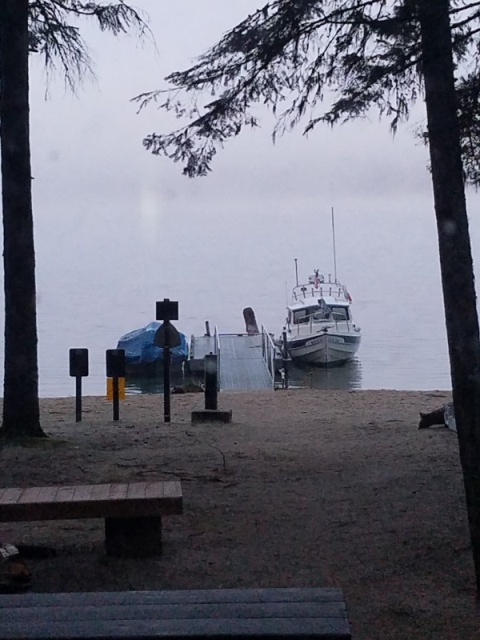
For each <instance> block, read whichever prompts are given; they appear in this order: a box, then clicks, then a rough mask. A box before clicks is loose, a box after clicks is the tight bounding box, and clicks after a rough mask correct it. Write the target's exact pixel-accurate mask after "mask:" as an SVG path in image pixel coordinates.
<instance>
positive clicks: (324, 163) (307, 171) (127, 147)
mask: <svg viewBox="0 0 480 640" xmlns="http://www.w3.org/2000/svg"><path fill="white" fill-rule="evenodd" d="M261 4H262V3H261V2H260V1H259V0H228V2H225V0H201V1H200V0H178V1H177V2H175V3H172V2H169V1H168V0H136V1H135V6H136V7H138V8H140V9H143V10H144V11H145V12H146V13H147V14H148V15H149V16H150V26H151V29H152V31H153V33H154V35H155V39H156V48H155V47H154V46H153V45H151V44H149V43H148V42H145V43H144V44H139V43H138V42H137V41H135V39H134V38H130V37H119V38H114V37H113V36H111V35H109V34H105V33H99V32H98V31H96V30H95V29H93V28H89V27H84V29H83V34H84V36H85V39H86V41H87V43H88V44H89V46H90V52H91V55H92V58H93V60H94V61H95V73H96V80H95V81H92V80H91V79H89V78H86V79H85V81H84V83H83V85H82V86H80V87H79V89H78V94H77V95H76V96H72V95H71V94H70V93H68V91H65V90H64V87H63V83H62V79H61V77H56V76H52V77H51V79H50V83H49V90H50V94H49V97H48V99H47V100H45V99H44V98H45V96H44V93H45V73H44V70H43V68H42V65H41V61H40V60H39V59H38V58H36V57H33V58H32V79H31V93H32V114H31V117H32V149H33V160H34V169H35V173H36V174H37V175H36V177H37V176H39V177H40V178H41V179H39V182H38V183H37V185H39V184H40V183H42V185H43V187H42V188H40V186H38V189H37V191H36V193H35V195H36V197H37V206H39V207H42V205H43V198H44V196H45V193H47V192H48V204H49V210H50V211H52V210H58V209H59V208H61V203H62V202H63V200H64V198H69V197H71V196H72V195H73V194H76V193H78V188H79V185H86V184H88V187H89V188H88V193H85V190H84V193H83V197H85V198H87V199H95V200H96V199H98V198H99V197H103V196H105V194H106V193H108V199H109V201H110V202H111V197H112V194H113V192H115V193H116V197H117V198H118V199H119V201H124V199H125V197H127V198H129V197H130V196H131V190H132V187H133V188H134V189H140V195H139V197H140V199H141V202H142V207H143V208H144V209H145V211H144V214H143V215H145V216H148V206H149V203H150V204H152V202H151V200H152V198H155V204H156V205H157V204H158V200H159V199H160V200H161V201H162V202H165V203H168V202H171V201H172V200H174V199H176V198H182V199H187V200H189V199H190V200H192V199H193V200H195V201H196V202H197V203H198V202H199V199H202V198H208V199H209V200H210V202H211V205H212V208H211V211H212V212H214V211H215V210H216V209H217V204H218V208H219V209H220V210H221V209H222V207H223V204H224V203H223V200H224V199H225V198H226V197H230V196H231V194H232V189H233V190H234V191H238V197H241V198H245V199H250V200H255V199H257V198H258V197H259V195H261V196H262V198H264V199H266V200H267V201H268V200H271V199H273V200H275V201H276V203H277V204H279V205H280V206H281V207H288V206H289V199H290V198H295V199H297V198H299V197H300V198H301V199H302V200H305V199H308V198H309V197H313V198H317V199H318V198H319V193H320V192H321V193H322V195H323V197H325V199H326V200H328V201H329V203H330V202H332V201H335V200H336V199H337V198H338V197H342V198H347V197H348V196H349V194H351V195H352V197H354V198H355V199H356V200H357V201H358V199H362V198H366V197H368V199H369V201H370V202H371V201H372V199H375V198H384V197H385V195H386V194H390V195H392V197H397V196H398V195H399V194H404V192H405V185H406V184H408V189H409V192H410V194H411V196H412V197H415V196H416V195H418V194H426V195H428V196H429V195H430V192H431V188H430V185H429V178H428V174H427V173H426V171H425V167H426V164H427V153H426V150H425V149H424V148H423V147H421V146H420V145H419V143H418V141H416V140H415V139H414V137H413V134H412V128H413V126H414V125H415V124H418V121H419V118H421V117H422V116H423V108H422V107H421V106H420V108H419V109H418V110H416V114H415V115H414V117H413V118H412V121H411V123H410V124H409V125H407V126H406V127H402V129H401V131H400V133H399V134H398V135H397V136H396V138H393V137H392V135H391V133H390V131H389V127H388V121H387V120H385V121H384V122H382V123H379V122H378V119H377V115H376V114H375V113H373V114H372V116H371V119H370V120H364V121H362V122H357V123H354V124H348V125H343V126H341V127H337V128H336V129H334V130H333V131H332V130H330V129H329V128H327V127H319V128H317V130H316V131H315V132H314V133H313V134H311V135H310V136H309V137H308V138H304V137H302V135H301V132H300V129H298V130H297V131H295V132H293V133H291V134H287V135H285V136H284V137H283V138H281V139H280V140H279V141H278V142H277V144H276V145H275V146H273V145H272V142H271V137H270V134H271V126H270V125H271V121H270V119H269V117H268V115H265V116H264V117H263V118H262V122H263V123H264V126H263V127H262V128H261V129H260V130H256V131H254V132H246V133H245V135H242V136H240V138H238V139H235V140H233V141H231V142H229V143H228V144H227V146H226V148H225V150H224V151H223V152H222V153H220V154H219V155H218V156H217V158H216V160H215V161H214V164H213V168H214V174H213V175H211V176H209V177H208V179H207V180H205V179H203V180H202V179H200V180H193V181H192V180H187V179H185V178H184V177H182V176H181V166H180V165H175V164H173V163H172V162H171V161H169V160H167V159H164V158H154V157H152V156H150V155H149V154H148V153H147V152H146V151H144V150H143V149H142V145H141V141H142V138H143V136H145V135H146V134H148V133H150V132H152V131H155V132H162V131H163V132H165V131H168V130H170V129H171V128H172V126H174V125H175V121H174V120H173V119H172V118H171V116H169V115H168V114H165V113H164V112H161V111H158V110H156V109H155V107H150V108H148V109H146V110H145V111H144V112H142V113H141V114H139V115H137V114H136V106H135V104H133V103H131V102H130V99H131V98H132V97H133V96H135V95H137V94H138V93H141V92H144V91H148V90H152V89H156V88H159V87H162V86H164V82H163V78H164V76H165V75H166V74H167V73H169V72H170V71H172V70H176V69H179V68H184V67H186V66H188V65H189V64H190V63H191V62H192V61H193V59H194V57H195V56H196V55H197V54H199V53H201V52H203V51H204V50H205V49H206V48H207V47H208V46H209V45H210V44H213V43H214V42H216V41H217V40H218V38H219V37H220V36H221V35H222V33H224V32H225V31H226V30H227V29H229V28H230V27H232V26H234V25H235V24H236V23H237V22H238V21H239V20H240V19H241V18H242V17H244V16H245V15H246V14H247V13H248V12H251V11H253V10H254V9H255V8H256V7H259V6H260V5H261ZM417 114H418V115H417ZM293 158H294V162H293V161H292V159H293ZM47 175H48V180H47V179H46V178H47ZM54 185H55V187H56V188H55V189H52V186H54ZM247 186H248V188H246V187H247ZM52 193H55V194H56V198H57V199H58V201H57V203H54V202H53V201H52V199H51V198H52ZM297 204H298V199H297Z"/></svg>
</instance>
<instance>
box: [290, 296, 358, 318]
mask: <svg viewBox="0 0 480 640" xmlns="http://www.w3.org/2000/svg"><path fill="white" fill-rule="evenodd" d="M350 320H351V316H350V309H349V303H348V302H346V301H345V302H343V301H340V300H337V299H336V298H333V297H332V298H329V297H326V298H319V299H315V300H314V299H312V297H310V298H308V299H307V298H306V299H301V300H299V302H297V303H296V304H293V305H291V306H289V307H288V318H287V323H288V324H289V325H298V324H305V323H310V322H313V323H325V322H329V321H330V322H335V323H336V322H348V321H350Z"/></svg>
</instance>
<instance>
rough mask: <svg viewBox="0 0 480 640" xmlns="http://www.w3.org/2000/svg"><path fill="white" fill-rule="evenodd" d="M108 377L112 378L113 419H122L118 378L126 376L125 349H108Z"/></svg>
mask: <svg viewBox="0 0 480 640" xmlns="http://www.w3.org/2000/svg"><path fill="white" fill-rule="evenodd" d="M106 361H107V378H112V392H113V393H112V397H113V419H114V420H119V419H120V393H119V386H118V379H119V378H124V377H125V349H107V351H106Z"/></svg>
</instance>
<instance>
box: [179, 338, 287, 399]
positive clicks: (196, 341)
mask: <svg viewBox="0 0 480 640" xmlns="http://www.w3.org/2000/svg"><path fill="white" fill-rule="evenodd" d="M209 354H214V355H217V359H218V363H219V369H220V382H219V387H220V390H227V389H229V390H241V389H242V390H243V389H245V390H246V389H255V390H258V389H272V388H273V387H274V383H275V366H274V365H275V346H274V344H273V340H272V337H271V336H270V335H269V334H268V333H267V331H266V330H265V328H264V327H262V331H261V333H258V334H256V335H249V334H247V333H218V332H217V331H215V334H214V335H213V336H209V335H205V336H192V337H191V340H190V356H189V360H188V364H189V369H190V372H191V373H192V374H193V375H203V372H204V358H205V356H206V355H209Z"/></svg>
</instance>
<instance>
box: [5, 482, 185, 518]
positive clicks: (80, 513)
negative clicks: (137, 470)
mask: <svg viewBox="0 0 480 640" xmlns="http://www.w3.org/2000/svg"><path fill="white" fill-rule="evenodd" d="M180 513H182V490H181V485H180V483H179V482H171V481H165V482H158V481H157V482H150V483H147V482H140V483H122V484H100V485H86V486H73V487H32V488H28V489H21V488H15V489H4V490H3V491H2V494H0V522H21V521H33V520H69V519H79V518H129V517H131V518H142V517H148V516H152V517H159V516H163V515H173V514H180Z"/></svg>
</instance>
